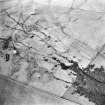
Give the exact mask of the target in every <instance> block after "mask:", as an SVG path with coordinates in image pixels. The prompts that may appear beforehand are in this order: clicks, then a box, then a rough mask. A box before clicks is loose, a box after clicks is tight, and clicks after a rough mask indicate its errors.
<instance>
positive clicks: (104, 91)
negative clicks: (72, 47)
mask: <svg viewBox="0 0 105 105" xmlns="http://www.w3.org/2000/svg"><path fill="white" fill-rule="evenodd" d="M72 63H73V64H72V65H71V67H70V68H71V69H72V70H73V71H74V72H75V73H76V74H77V77H76V81H75V82H74V83H73V86H74V87H75V89H76V90H75V91H74V92H73V94H74V93H78V94H80V95H81V96H82V95H83V96H85V97H87V98H88V99H89V101H92V102H94V103H95V104H96V105H104V104H105V70H104V68H103V66H101V67H100V68H96V67H95V65H89V66H88V67H87V68H82V69H81V68H80V67H79V65H78V63H77V62H74V61H72Z"/></svg>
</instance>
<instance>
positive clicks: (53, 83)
mask: <svg viewBox="0 0 105 105" xmlns="http://www.w3.org/2000/svg"><path fill="white" fill-rule="evenodd" d="M95 1H96V0H87V1H86V2H84V1H83V0H61V1H60V0H54V1H53V0H51V1H50V0H48V1H47V0H38V1H35V0H30V1H29V0H14V1H13V0H10V1H7V0H4V1H2V2H0V10H1V12H2V11H3V9H7V11H8V13H10V14H11V15H10V16H9V15H8V14H7V12H5V11H4V12H2V13H1V15H0V36H1V37H6V36H8V35H12V36H13V38H15V36H17V38H18V39H19V41H20V42H18V43H15V46H16V47H17V48H18V49H19V51H20V52H21V56H22V59H21V60H19V58H15V56H14V51H11V50H5V51H3V54H2V55H3V57H0V66H1V67H0V74H2V75H6V76H9V77H10V78H12V79H14V80H17V81H21V82H22V83H24V84H27V85H29V86H33V87H37V88H39V89H41V90H44V91H48V92H49V93H53V94H56V95H58V96H64V97H65V98H67V99H69V100H72V101H74V102H77V103H79V104H80V105H93V103H91V102H89V101H88V99H86V98H84V97H81V96H78V95H72V94H70V95H68V92H70V93H71V90H72V85H71V82H73V81H74V80H75V78H76V77H75V76H74V75H73V74H72V73H71V70H65V69H63V68H62V67H61V66H60V64H59V63H58V62H57V61H56V60H53V59H52V57H56V58H57V59H59V61H60V62H62V63H64V64H65V65H67V66H69V65H70V62H68V61H67V60H66V59H64V58H63V57H62V56H65V57H67V58H68V59H69V60H71V59H73V60H75V61H78V62H79V66H81V67H86V66H87V65H88V64H89V63H95V64H96V65H97V66H101V65H103V66H104V65H105V64H104V62H105V60H104V40H105V34H104V33H105V30H104V28H105V19H104V18H105V16H104V1H103V3H101V2H99V0H97V2H95ZM92 3H93V4H92ZM71 6H72V9H70V7H71ZM85 7H86V8H85ZM101 7H102V8H101ZM34 12H36V13H37V15H32V16H30V17H28V16H29V15H30V14H33V13H34ZM11 16H12V18H11ZM28 18H29V19H28ZM14 19H16V20H17V21H19V22H20V23H22V22H23V21H24V20H25V19H27V21H26V22H25V25H26V26H27V27H25V28H26V29H27V30H28V32H29V35H27V34H26V33H24V32H23V31H21V30H16V29H13V28H18V29H20V28H21V26H19V25H16V21H14ZM37 20H38V21H37ZM36 22H37V23H38V24H37V27H36V26H35V25H36ZM5 25H8V26H11V27H12V29H11V27H9V28H7V27H5ZM36 28H37V29H38V28H40V30H38V31H37V29H36ZM31 35H34V37H33V38H27V39H25V40H22V39H24V37H30V36H31ZM27 46H28V47H30V46H31V47H32V49H31V50H29V49H28V48H27ZM100 49H101V50H100ZM97 52H98V53H99V54H98V55H97ZM0 53H1V52H0ZM6 53H9V54H10V61H9V62H6V61H5V60H4V56H5V54H6ZM28 57H30V58H28ZM44 58H46V59H47V61H45V60H44ZM27 59H28V60H29V59H31V60H29V61H27ZM33 59H34V60H33ZM13 60H14V62H16V60H17V61H18V60H19V62H18V63H15V64H14V63H13ZM34 65H35V67H34ZM55 65H57V66H55ZM29 73H31V75H32V77H31V79H30V78H29V76H30V75H29ZM32 73H33V74H32ZM68 88H69V89H68ZM77 97H79V98H78V100H76V98H77ZM66 105H67V104H66ZM71 105H74V104H71Z"/></svg>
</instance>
